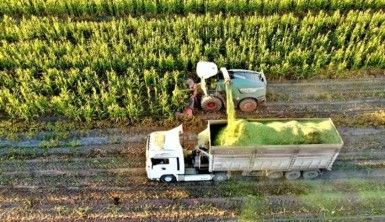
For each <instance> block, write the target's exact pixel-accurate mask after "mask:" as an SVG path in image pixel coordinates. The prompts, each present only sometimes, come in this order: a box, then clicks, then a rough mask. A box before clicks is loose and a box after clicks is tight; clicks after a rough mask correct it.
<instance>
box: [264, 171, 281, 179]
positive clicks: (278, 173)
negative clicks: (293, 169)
mask: <svg viewBox="0 0 385 222" xmlns="http://www.w3.org/2000/svg"><path fill="white" fill-rule="evenodd" d="M267 177H268V178H269V179H279V178H282V177H283V172H282V171H271V172H267Z"/></svg>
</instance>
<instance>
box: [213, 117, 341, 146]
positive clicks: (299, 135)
mask: <svg viewBox="0 0 385 222" xmlns="http://www.w3.org/2000/svg"><path fill="white" fill-rule="evenodd" d="M337 143H340V136H339V135H338V132H337V130H336V128H335V127H334V125H333V123H332V122H331V120H329V119H320V120H301V121H297V120H288V121H247V120H244V119H240V120H236V121H234V122H233V123H231V124H228V125H225V126H224V127H222V128H221V129H220V130H219V131H218V134H217V135H216V136H215V138H214V144H215V145H216V146H252V145H291V144H337Z"/></svg>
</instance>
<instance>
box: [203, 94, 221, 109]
mask: <svg viewBox="0 0 385 222" xmlns="http://www.w3.org/2000/svg"><path fill="white" fill-rule="evenodd" d="M201 106H202V109H203V110H204V111H206V112H215V111H219V110H220V109H221V108H222V102H221V100H220V99H218V98H216V97H213V96H205V97H203V98H202V101H201Z"/></svg>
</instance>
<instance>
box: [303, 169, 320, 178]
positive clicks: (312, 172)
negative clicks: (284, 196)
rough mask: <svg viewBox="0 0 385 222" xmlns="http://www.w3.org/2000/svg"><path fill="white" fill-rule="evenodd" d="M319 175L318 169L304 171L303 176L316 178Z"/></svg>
mask: <svg viewBox="0 0 385 222" xmlns="http://www.w3.org/2000/svg"><path fill="white" fill-rule="evenodd" d="M318 175H319V172H318V170H309V171H304V172H303V174H302V176H303V178H304V179H307V180H311V179H314V178H316V177H318Z"/></svg>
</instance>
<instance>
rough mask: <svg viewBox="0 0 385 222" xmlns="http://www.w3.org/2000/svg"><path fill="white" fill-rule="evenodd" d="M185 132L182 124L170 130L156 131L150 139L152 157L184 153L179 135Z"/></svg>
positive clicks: (176, 155) (149, 150)
mask: <svg viewBox="0 0 385 222" xmlns="http://www.w3.org/2000/svg"><path fill="white" fill-rule="evenodd" d="M182 133H183V128H182V125H180V126H178V127H175V128H173V129H171V130H168V131H156V132H153V133H151V134H150V136H149V139H148V151H147V152H148V155H149V156H150V158H167V157H178V156H180V155H183V148H182V145H181V144H180V138H179V135H180V134H182Z"/></svg>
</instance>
